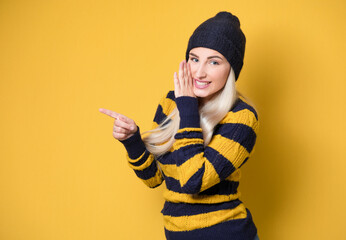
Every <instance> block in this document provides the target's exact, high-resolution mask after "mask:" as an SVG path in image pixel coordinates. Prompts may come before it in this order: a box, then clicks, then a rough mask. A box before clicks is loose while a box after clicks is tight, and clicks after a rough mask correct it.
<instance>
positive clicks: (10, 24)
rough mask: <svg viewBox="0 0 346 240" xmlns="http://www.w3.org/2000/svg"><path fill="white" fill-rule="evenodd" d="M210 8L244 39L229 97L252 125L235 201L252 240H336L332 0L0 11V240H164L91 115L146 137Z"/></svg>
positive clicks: (153, 206) (340, 114)
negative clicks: (250, 226)
mask: <svg viewBox="0 0 346 240" xmlns="http://www.w3.org/2000/svg"><path fill="white" fill-rule="evenodd" d="M221 10H226V11H230V12H232V13H234V14H235V15H236V16H238V17H239V19H240V22H241V27H242V30H243V31H244V33H245V35H246V38H247V43H246V51H245V60H244V67H243V69H242V71H241V73H240V77H239V79H238V81H237V87H238V89H239V90H240V91H241V92H242V93H243V94H245V95H246V96H248V97H249V98H250V99H251V100H252V101H253V102H254V103H255V105H256V107H257V110H258V113H259V118H260V124H261V125H260V132H259V135H258V138H257V144H256V147H255V153H254V155H253V157H252V159H251V160H250V161H248V162H247V164H245V165H244V167H243V172H242V180H241V182H240V191H241V193H242V197H241V200H242V201H243V202H244V203H245V204H246V206H247V207H248V208H249V209H250V211H251V213H252V214H253V218H254V221H255V224H256V226H257V228H258V234H259V236H260V239H263V240H265V239H267V240H276V239H281V240H285V239H287V240H291V239H304V240H305V239H314V240H315V239H345V213H346V207H345V202H346V195H345V186H344V185H345V182H346V174H345V170H346V152H345V147H346V146H345V133H346V124H345V120H346V111H345V102H346V97H345V90H346V81H345V80H346V77H345V76H346V73H345V62H346V61H345V60H346V59H345V42H346V32H345V31H346V28H345V22H346V17H345V10H346V3H345V1H342V0H328V1H327V0H325V1H316V0H294V1H292V0H284V1H276V0H267V1H255V0H253V1H248V0H237V1H226V0H224V1H219V0H214V1H202V0H199V1H185V0H184V1H181V0H179V1H153V0H152V1H110V0H109V1H92V0H84V1H77V0H73V1H71V0H69V1H68V0H65V1H44V0H42V1H33V0H32V1H11V0H7V1H4V0H2V1H1V2H0V44H1V45H0V47H1V48H0V50H1V54H0V81H1V87H0V90H1V94H0V106H1V125H0V126H1V129H0V134H1V137H0V141H1V142H0V149H1V150H0V152H1V155H0V159H1V161H0V164H1V165H0V191H1V192H0V194H1V195H0V239H4V240H62V239H64V240H76V239H83V240H89V239H102V240H107V239H131V240H132V239H151V240H153V239H164V233H163V220H162V215H161V213H160V211H161V208H162V205H163V199H162V195H161V194H162V189H163V187H162V186H161V187H159V188H157V189H154V190H152V189H149V188H147V187H146V186H145V185H144V184H143V183H142V182H141V181H140V180H139V179H138V178H137V177H136V176H135V174H134V173H133V172H132V170H131V169H130V168H129V167H128V165H127V163H126V161H125V148H124V147H123V146H122V145H121V144H120V143H119V142H118V141H117V140H115V139H114V138H113V136H112V127H113V119H112V118H110V117H108V116H106V115H104V114H102V113H100V112H99V111H98V109H99V108H106V109H111V110H113V111H116V112H119V113H122V114H124V115H126V116H128V117H130V118H132V119H134V120H135V121H136V123H137V124H138V125H139V126H140V128H141V130H143V131H144V130H148V129H149V128H150V126H151V121H152V119H153V116H154V113H155V110H156V107H157V104H158V101H159V99H160V98H161V97H162V95H163V94H164V93H166V92H167V91H168V90H170V89H173V87H174V85H173V73H174V71H177V70H178V65H179V62H180V61H181V60H183V59H184V56H185V50H186V46H187V41H188V38H189V37H190V35H191V34H192V32H193V30H194V29H195V28H196V27H197V26H198V25H199V24H200V23H201V22H202V21H204V20H206V19H208V18H210V17H212V16H214V15H215V14H216V13H217V12H218V11H221Z"/></svg>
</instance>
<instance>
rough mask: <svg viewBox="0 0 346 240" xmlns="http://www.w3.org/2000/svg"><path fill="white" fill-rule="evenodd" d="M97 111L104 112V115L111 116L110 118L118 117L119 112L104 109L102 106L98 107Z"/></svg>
mask: <svg viewBox="0 0 346 240" xmlns="http://www.w3.org/2000/svg"><path fill="white" fill-rule="evenodd" d="M99 111H100V112H101V113H104V114H106V115H108V116H110V117H112V118H118V115H119V114H118V113H116V112H113V111H111V110H108V109H104V108H100V109H99Z"/></svg>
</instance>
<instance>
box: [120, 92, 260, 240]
mask: <svg viewBox="0 0 346 240" xmlns="http://www.w3.org/2000/svg"><path fill="white" fill-rule="evenodd" d="M175 107H177V108H178V110H179V115H180V126H179V130H178V132H177V133H176V134H175V136H174V138H175V142H174V144H173V146H172V148H171V150H170V151H169V152H167V153H166V154H164V155H163V156H160V157H158V158H155V157H154V155H153V154H151V153H150V152H149V151H148V150H147V149H146V147H145V145H144V142H143V140H142V138H141V135H140V129H139V127H138V130H137V132H136V133H135V134H134V135H133V136H131V137H130V138H128V139H126V140H123V141H121V142H122V143H123V144H124V146H125V148H126V150H127V154H126V158H127V160H128V162H129V166H130V167H131V168H132V169H133V170H134V172H135V173H136V175H137V176H138V177H139V178H140V179H142V180H143V182H144V183H145V184H146V185H147V186H149V187H151V188H154V187H157V186H159V185H161V183H162V182H163V181H165V183H166V187H165V189H164V198H165V204H164V207H163V209H162V213H163V217H164V226H165V233H166V237H167V239H189V240H191V239H199V240H201V239H210V238H212V239H239V240H240V239H251V240H252V239H253V238H254V237H255V235H256V233H257V229H256V227H255V225H254V223H253V221H252V216H251V213H250V212H249V210H248V209H247V208H246V207H245V206H244V204H243V203H242V202H241V201H240V200H239V197H240V192H239V191H238V190H237V188H238V185H239V179H240V177H241V172H240V167H241V166H242V165H243V164H244V163H245V162H246V161H247V160H248V159H249V157H250V156H251V154H252V153H253V149H254V145H255V142H256V135H257V131H258V126H259V123H258V116H257V113H256V111H255V109H254V108H253V107H251V105H249V104H248V103H247V102H246V101H245V99H243V98H242V97H240V98H238V100H237V102H236V104H235V105H234V107H233V108H232V109H231V110H230V111H229V112H228V113H227V115H226V116H225V117H224V118H223V119H222V120H221V121H220V122H219V124H218V125H216V127H215V129H214V133H213V137H212V139H211V141H210V143H209V144H208V145H207V146H206V147H204V145H203V134H202V128H201V126H200V117H199V112H198V100H197V98H194V97H189V96H181V97H178V98H175V95H174V91H169V92H168V93H167V94H166V95H165V96H164V97H163V98H162V99H161V100H160V103H159V105H158V107H157V110H156V113H155V117H154V120H153V126H152V127H153V128H156V127H157V126H158V124H160V123H161V122H162V121H163V120H164V119H165V118H166V116H168V115H169V114H170V113H171V112H172V111H173V109H174V108H175ZM160 169H161V170H160ZM208 234H209V235H208ZM217 234H220V236H218V235H217Z"/></svg>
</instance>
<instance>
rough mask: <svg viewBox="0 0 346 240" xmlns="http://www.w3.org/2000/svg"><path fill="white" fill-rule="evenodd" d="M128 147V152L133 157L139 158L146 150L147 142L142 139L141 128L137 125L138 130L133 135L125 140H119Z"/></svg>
mask: <svg viewBox="0 0 346 240" xmlns="http://www.w3.org/2000/svg"><path fill="white" fill-rule="evenodd" d="M119 141H120V142H121V143H122V144H123V145H124V147H125V148H126V151H127V153H128V154H129V157H130V158H131V159H136V158H139V157H140V156H141V155H142V154H143V152H144V151H145V150H146V148H145V144H144V142H143V140H142V137H141V134H140V129H139V127H138V126H137V131H136V132H135V134H133V135H132V136H131V137H129V138H127V139H125V140H119Z"/></svg>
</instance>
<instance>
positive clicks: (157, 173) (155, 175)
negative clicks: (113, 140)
mask: <svg viewBox="0 0 346 240" xmlns="http://www.w3.org/2000/svg"><path fill="white" fill-rule="evenodd" d="M167 103H168V102H167V99H166V96H164V97H163V98H161V100H160V102H159V104H158V106H157V109H156V113H155V117H154V120H153V125H152V129H154V128H155V127H156V126H157V125H158V123H160V122H161V121H163V120H164V118H165V116H166V115H165V113H164V112H163V109H164V108H165V105H167ZM120 142H121V143H122V144H123V145H124V147H125V148H126V151H127V153H126V159H127V161H128V163H129V166H130V167H131V168H132V169H133V170H134V172H135V173H136V175H137V176H138V177H139V178H140V179H141V180H142V181H143V182H144V184H146V185H147V186H148V187H150V188H155V187H158V186H159V185H161V183H162V182H163V180H164V178H163V175H162V173H161V170H160V169H159V168H158V164H157V161H156V159H155V157H154V155H153V154H152V153H150V152H149V151H148V150H147V149H146V147H145V144H144V142H143V139H142V137H141V134H140V128H139V127H138V126H137V132H136V133H135V134H134V135H132V136H131V137H130V138H128V139H125V140H121V141H120Z"/></svg>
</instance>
